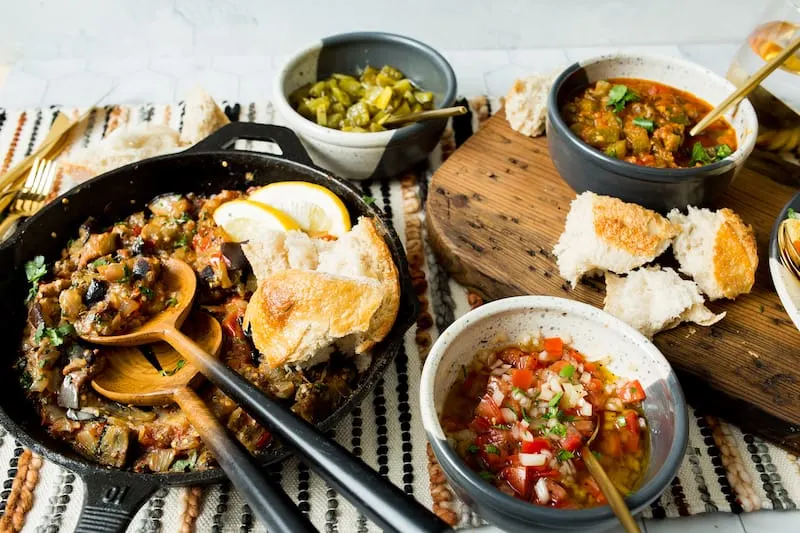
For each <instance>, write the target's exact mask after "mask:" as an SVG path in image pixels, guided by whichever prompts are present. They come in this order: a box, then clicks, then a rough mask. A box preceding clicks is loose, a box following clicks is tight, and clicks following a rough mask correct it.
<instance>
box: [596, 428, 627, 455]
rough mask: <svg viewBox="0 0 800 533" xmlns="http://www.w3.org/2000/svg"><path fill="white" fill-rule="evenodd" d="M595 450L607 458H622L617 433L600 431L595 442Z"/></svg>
mask: <svg viewBox="0 0 800 533" xmlns="http://www.w3.org/2000/svg"><path fill="white" fill-rule="evenodd" d="M595 446H596V447H597V450H598V451H599V452H600V453H602V454H603V455H608V456H609V457H620V456H622V443H621V441H620V437H619V432H618V431H600V434H599V435H598V436H597V440H596V441H595Z"/></svg>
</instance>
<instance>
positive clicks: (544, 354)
mask: <svg viewBox="0 0 800 533" xmlns="http://www.w3.org/2000/svg"><path fill="white" fill-rule="evenodd" d="M547 358H548V354H547V351H546V350H542V351H541V352H539V361H547Z"/></svg>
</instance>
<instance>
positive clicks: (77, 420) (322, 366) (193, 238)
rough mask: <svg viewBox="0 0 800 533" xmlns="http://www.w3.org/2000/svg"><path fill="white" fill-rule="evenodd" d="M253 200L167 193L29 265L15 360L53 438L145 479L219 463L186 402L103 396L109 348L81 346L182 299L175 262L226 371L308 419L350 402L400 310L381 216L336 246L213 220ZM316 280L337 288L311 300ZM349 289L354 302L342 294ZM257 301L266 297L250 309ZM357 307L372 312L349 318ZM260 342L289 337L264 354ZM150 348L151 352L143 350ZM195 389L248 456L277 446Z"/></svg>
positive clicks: (229, 405)
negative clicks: (244, 232)
mask: <svg viewBox="0 0 800 533" xmlns="http://www.w3.org/2000/svg"><path fill="white" fill-rule="evenodd" d="M245 196H246V193H244V192H240V191H230V190H225V191H222V192H220V193H218V194H216V195H213V196H201V195H196V194H191V193H190V194H187V195H178V194H168V195H162V196H159V197H157V198H155V199H153V200H152V201H151V202H150V204H149V205H148V208H147V209H146V210H145V211H142V212H138V213H134V214H132V215H130V216H129V217H127V218H126V219H124V220H120V221H118V222H116V223H115V224H113V225H111V226H110V227H98V224H96V223H95V222H94V221H93V220H92V219H89V220H87V221H86V222H85V223H84V224H83V225H82V226H81V227H80V230H79V232H78V235H77V236H75V238H74V239H73V240H70V241H69V242H68V244H67V246H66V247H65V248H64V249H63V250H62V252H61V259H60V260H58V261H56V262H55V263H54V264H47V263H45V261H44V259H43V258H42V257H37V258H35V259H33V260H31V261H29V262H28V263H27V264H26V275H27V277H28V280H29V281H30V283H31V289H30V293H29V298H28V303H27V305H28V321H27V324H26V326H25V332H24V335H23V343H22V346H21V357H20V360H19V363H18V366H19V371H20V376H21V377H20V379H21V382H22V384H23V386H24V387H25V388H26V389H27V390H28V392H29V396H30V398H31V399H32V401H33V402H34V403H35V404H36V406H37V408H38V411H39V413H40V415H41V423H42V425H43V426H44V427H45V428H47V429H48V431H49V432H50V433H51V434H52V435H54V436H55V437H56V438H59V439H62V440H64V441H66V442H68V443H69V444H70V445H71V446H72V447H73V448H75V449H76V450H77V451H78V452H79V453H81V454H82V455H84V456H86V457H88V458H90V459H92V460H95V461H97V462H99V463H101V464H103V465H108V466H113V467H118V468H131V469H132V470H134V471H137V472H168V471H174V472H183V471H188V470H202V469H206V468H209V467H212V466H213V465H214V459H213V456H212V455H211V453H210V452H209V451H208V450H207V449H206V448H205V446H204V445H203V443H202V442H201V440H200V438H199V435H198V434H197V433H196V432H195V430H194V429H193V428H192V426H191V425H190V424H189V423H188V421H187V420H186V418H185V416H184V415H183V414H182V413H181V411H180V410H179V408H178V407H176V406H174V405H168V406H160V407H153V408H146V407H132V406H125V405H121V404H118V403H116V402H112V401H110V400H108V399H106V398H104V397H102V396H100V395H98V394H97V393H96V392H95V391H94V390H93V389H92V386H91V381H92V378H93V376H95V375H97V374H98V373H99V372H102V370H103V364H104V362H105V357H107V355H108V353H109V352H110V350H109V349H107V348H103V347H99V346H95V345H92V344H89V343H87V342H85V341H83V340H81V339H80V338H79V334H82V335H86V334H99V335H116V334H122V333H125V332H128V331H130V330H132V329H135V328H136V327H138V326H139V325H141V324H142V323H143V322H145V321H146V320H147V319H148V317H150V316H151V315H153V314H155V313H158V312H159V311H161V310H163V309H165V308H167V307H169V306H171V305H174V304H175V303H176V300H175V295H173V294H170V293H169V291H167V290H166V289H165V288H164V286H163V285H162V284H161V283H160V273H161V265H162V261H163V260H165V259H167V258H174V259H180V260H182V261H185V262H186V263H188V264H189V265H190V266H191V267H192V268H193V269H194V270H195V272H196V273H197V276H198V289H197V295H196V297H195V303H194V308H195V309H201V310H204V311H206V312H208V313H211V314H212V315H213V316H214V317H216V318H217V319H218V320H219V321H220V323H221V324H222V329H223V347H222V350H221V353H220V358H221V359H222V360H223V361H224V362H225V363H226V364H227V365H229V366H230V367H231V368H233V369H234V370H236V371H237V372H239V373H240V374H242V375H243V376H244V377H246V378H247V379H248V380H250V381H252V382H253V383H255V384H256V385H257V386H258V387H259V388H261V389H262V390H264V391H265V392H266V393H268V394H270V395H271V396H273V397H275V398H278V399H282V400H284V401H285V402H287V404H288V405H290V406H291V409H292V410H293V411H294V412H295V413H297V414H298V415H299V416H302V417H303V418H305V419H306V420H308V421H311V422H314V421H319V420H322V419H324V418H325V417H326V416H327V415H328V414H330V413H331V412H332V411H333V410H334V409H335V408H336V407H337V406H338V405H339V404H340V403H341V402H342V400H344V399H345V398H347V397H348V396H349V395H350V394H351V392H352V390H353V388H354V387H355V386H356V383H357V380H358V376H359V368H361V369H363V368H365V366H368V365H363V363H364V359H365V358H366V357H368V352H367V350H368V349H369V348H370V347H371V346H372V345H374V344H375V342H377V341H380V340H381V339H382V338H383V337H384V336H385V335H386V334H387V333H388V331H389V329H391V326H392V324H393V322H394V320H395V318H396V315H397V308H398V300H399V284H398V274H397V270H396V268H395V265H394V263H393V262H392V259H391V255H390V254H389V251H388V248H387V247H386V244H385V242H384V241H383V240H382V239H381V238H380V237H379V236H377V233H376V232H375V228H374V226H373V224H372V220H371V219H369V218H362V219H360V221H359V223H358V225H356V226H355V227H354V228H353V229H352V230H351V231H348V232H347V233H345V234H342V235H339V236H338V238H337V236H332V235H319V234H316V235H312V236H309V235H307V234H305V233H304V232H302V231H300V230H294V231H289V232H277V233H276V232H274V231H272V230H265V231H263V232H260V233H259V232H256V233H254V235H263V236H264V238H263V239H260V241H261V242H254V240H252V239H251V240H250V242H248V243H246V244H245V245H240V244H238V243H236V242H232V241H233V240H234V239H232V238H231V237H230V234H228V233H226V232H225V231H224V230H223V229H222V227H220V226H219V225H217V223H216V222H215V220H214V212H215V211H216V210H217V208H219V207H220V206H221V205H223V204H225V203H227V202H230V201H234V200H236V201H240V200H242V199H244V198H245ZM348 225H349V221H348ZM348 229H349V227H348ZM297 243H300V244H299V245H298V244H297ZM243 248H244V249H245V250H244V252H243ZM245 254H246V255H245ZM387 261H388V262H387ZM254 272H256V273H257V274H258V276H256V275H254ZM309 285H311V286H317V287H327V288H328V289H329V290H328V292H326V293H322V294H320V295H318V296H315V298H317V299H316V300H314V301H303V298H307V294H308V293H307V290H306V289H307V288H308V286H309ZM343 287H344V288H346V289H347V290H349V291H351V292H352V293H353V294H355V296H354V298H349V297H348V298H343V297H342V294H343V293H342V291H343ZM304 291H305V292H304ZM254 293H256V294H257V295H258V298H253V300H254V302H253V305H252V306H251V307H250V309H248V302H249V301H250V300H251V297H252V296H253V294H254ZM256 300H257V302H256ZM362 304H363V305H362ZM282 306H283V307H282ZM351 308H353V309H360V310H361V311H363V312H364V313H366V314H363V313H362V314H361V315H359V316H357V317H349V318H351V319H352V320H350V321H349V322H348V323H346V324H342V323H341V321H342V320H346V319H348V310H349V309H351ZM315 313H317V314H315ZM319 313H328V314H327V315H325V316H320V315H319ZM246 314H247V317H248V318H247V319H245V315H246ZM300 314H302V316H301V315H300ZM331 316H333V317H336V318H330V317H331ZM337 321H338V322H337ZM320 323H324V324H325V325H326V326H327V328H328V329H325V328H318V327H317V326H318V324H320ZM315 328H316V329H315ZM317 330H320V331H317ZM322 330H324V331H322ZM298 331H299V333H298ZM259 335H260V337H259ZM298 336H299V337H300V340H298ZM251 337H252V338H251ZM259 338H263V339H267V340H274V339H279V340H281V339H283V340H284V341H285V343H284V344H283V345H281V346H275V343H274V342H273V344H272V345H268V346H266V345H262V344H259ZM253 340H255V341H256V345H258V346H259V348H261V351H260V352H259V350H257V349H256V348H255V346H254V344H253ZM300 341H302V342H300ZM286 343H290V344H291V346H289V347H288V348H287V344H286ZM292 343H293V344H292ZM278 344H280V343H278ZM141 349H142V351H143V354H144V355H146V354H147V350H148V349H147V347H146V346H143V347H141ZM265 350H268V351H265ZM262 354H263V355H262ZM355 354H360V355H358V356H357V357H353V355H355ZM178 366H181V361H179V362H178ZM176 370H178V368H170V369H167V368H165V369H162V370H161V372H162V373H163V374H165V375H170V374H171V373H174V372H175V371H176ZM198 392H199V394H201V396H202V397H203V398H204V399H205V401H206V403H207V404H208V405H209V406H210V408H211V409H212V411H213V412H214V413H215V415H216V416H217V417H218V418H219V419H220V420H221V421H222V422H223V424H225V425H226V426H227V427H228V428H229V429H230V430H231V431H232V432H233V433H234V434H235V435H236V437H237V438H238V439H239V441H241V442H242V444H244V445H245V446H246V447H247V448H248V449H249V450H250V451H251V452H252V453H257V452H258V451H259V450H262V449H264V448H265V447H267V446H268V445H269V444H270V442H271V436H270V434H269V433H268V432H267V431H266V430H265V429H264V428H262V427H260V426H259V425H258V424H256V423H255V421H254V420H252V419H251V418H250V417H249V416H248V415H247V414H246V413H245V412H244V411H242V409H241V408H239V407H238V406H237V405H236V404H234V403H233V402H232V401H231V400H230V399H228V398H227V397H226V396H225V395H224V394H223V393H222V392H221V391H220V390H218V389H217V388H216V387H213V386H211V385H205V386H203V388H201V389H200V390H199V391H198Z"/></svg>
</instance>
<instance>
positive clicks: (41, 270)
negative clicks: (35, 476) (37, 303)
mask: <svg viewBox="0 0 800 533" xmlns="http://www.w3.org/2000/svg"><path fill="white" fill-rule="evenodd" d="M46 275H47V264H45V262H44V256H42V255H37V256H36V257H34V258H33V259H32V260H30V261H28V262H27V263H25V277H26V278H28V281H29V282H30V283H31V288H30V290H28V301H31V300H33V299H34V298H35V297H36V292H37V291H38V290H39V280H40V279H42V278H43V277H45V276H46Z"/></svg>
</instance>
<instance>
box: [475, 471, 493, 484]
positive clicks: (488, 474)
mask: <svg viewBox="0 0 800 533" xmlns="http://www.w3.org/2000/svg"><path fill="white" fill-rule="evenodd" d="M478 475H479V476H481V477H482V478H483V479H485V480H487V481H491V480H493V479H494V474H492V473H491V472H487V471H486V470H481V471H480V472H478Z"/></svg>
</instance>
